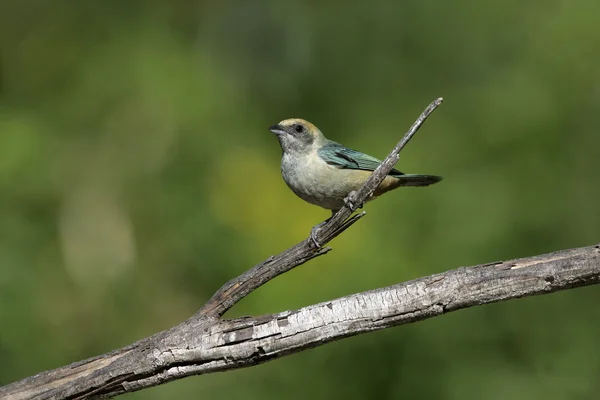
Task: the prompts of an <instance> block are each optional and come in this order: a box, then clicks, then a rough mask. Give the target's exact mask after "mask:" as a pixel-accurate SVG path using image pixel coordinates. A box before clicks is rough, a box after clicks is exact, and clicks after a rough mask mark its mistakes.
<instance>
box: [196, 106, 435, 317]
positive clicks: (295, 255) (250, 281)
mask: <svg viewBox="0 0 600 400" xmlns="http://www.w3.org/2000/svg"><path fill="white" fill-rule="evenodd" d="M442 101H444V100H443V99H442V98H441V97H440V98H438V99H436V100H435V101H434V102H432V103H431V104H430V105H429V106H428V107H427V108H426V109H425V111H423V113H422V114H421V115H420V116H419V118H417V120H416V121H415V123H414V124H413V125H412V126H411V127H410V129H409V130H408V132H406V134H405V135H404V137H403V138H402V140H400V142H399V143H398V144H397V145H396V147H394V149H393V150H392V151H391V152H390V154H388V156H387V157H386V158H385V159H384V160H383V161H382V162H381V164H379V166H378V167H377V168H376V169H375V171H373V173H372V174H371V176H369V178H368V179H367V181H366V182H365V183H364V185H363V186H362V187H361V188H360V189H359V190H358V192H356V193H354V194H351V196H349V197H350V198H349V200H350V201H349V203H348V204H347V205H346V206H345V207H342V209H341V210H339V211H338V212H337V213H336V214H335V215H334V216H333V217H332V218H331V219H330V220H329V221H328V222H327V223H326V224H325V225H323V227H322V228H321V229H320V230H319V231H318V232H317V240H318V241H319V243H321V244H322V245H325V244H327V243H329V242H330V241H331V240H332V239H334V238H335V237H336V236H338V235H339V234H340V233H342V232H343V231H345V230H346V229H348V228H349V227H350V226H352V224H354V223H355V222H356V221H358V220H359V219H360V218H362V217H363V216H364V215H365V213H364V212H362V213H359V214H358V215H354V216H353V217H351V218H348V217H350V215H351V214H352V213H353V212H354V211H355V210H356V208H360V207H362V205H363V204H364V203H365V202H366V201H367V199H368V198H369V197H370V196H371V195H372V194H373V192H374V191H375V189H376V188H377V187H378V186H379V185H380V184H381V182H383V180H384V179H385V177H386V176H387V175H388V174H389V172H390V171H391V170H392V168H394V165H396V163H397V162H398V160H399V159H400V156H399V154H400V151H401V150H402V149H403V148H404V146H406V144H407V143H408V142H409V141H410V139H411V138H412V137H413V136H414V135H415V133H417V131H418V130H419V128H420V127H421V126H422V125H423V123H424V122H425V120H426V119H427V117H429V116H430V115H431V113H433V112H434V111H435V109H436V108H438V107H439V106H440V104H442ZM329 250H331V248H329V247H321V248H315V247H314V244H313V243H312V241H311V240H309V239H306V240H304V241H303V242H300V243H298V244H297V245H295V246H294V247H292V248H290V249H288V250H286V251H284V252H283V253H280V254H279V255H277V256H271V257H269V258H268V259H267V260H265V261H263V262H262V263H260V264H258V265H255V266H254V267H252V268H251V269H249V270H248V271H246V272H245V273H243V274H242V275H240V276H239V277H237V278H235V279H232V280H230V281H229V282H227V283H226V284H225V285H223V286H222V287H221V288H220V289H219V290H218V291H217V292H216V293H215V294H214V295H213V296H212V297H211V298H210V299H209V300H208V302H206V304H205V305H204V306H202V308H200V310H199V311H198V312H197V313H196V315H197V316H216V317H220V316H222V315H223V314H224V313H225V312H226V311H227V310H229V309H230V308H231V307H232V306H233V305H234V304H235V303H237V302H238V301H240V300H241V299H243V298H244V297H246V296H247V295H249V294H250V293H252V292H253V291H254V290H256V289H258V288H259V287H261V286H262V285H264V284H265V283H267V282H268V281H270V280H271V279H273V278H275V277H277V276H279V275H281V274H283V273H285V272H287V271H289V270H291V269H293V268H295V267H297V266H298V265H302V264H304V263H305V262H307V261H309V260H312V259H313V258H315V257H318V256H320V255H323V254H325V253H327V252H328V251H329Z"/></svg>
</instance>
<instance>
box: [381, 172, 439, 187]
mask: <svg viewBox="0 0 600 400" xmlns="http://www.w3.org/2000/svg"><path fill="white" fill-rule="evenodd" d="M392 176H393V175H392ZM394 178H396V179H398V180H399V181H400V182H399V183H400V184H399V185H398V186H429V185H433V184H434V183H437V182H439V181H441V180H442V177H441V176H437V175H417V174H404V175H396V176H394Z"/></svg>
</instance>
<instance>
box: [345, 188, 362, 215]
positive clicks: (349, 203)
mask: <svg viewBox="0 0 600 400" xmlns="http://www.w3.org/2000/svg"><path fill="white" fill-rule="evenodd" d="M355 201H356V190H353V191H351V192H350V193H348V196H346V197H344V204H345V205H346V207H348V208H349V209H350V211H352V212H354V211H355V210H356V209H357V208H362V204H355V203H354V202H355Z"/></svg>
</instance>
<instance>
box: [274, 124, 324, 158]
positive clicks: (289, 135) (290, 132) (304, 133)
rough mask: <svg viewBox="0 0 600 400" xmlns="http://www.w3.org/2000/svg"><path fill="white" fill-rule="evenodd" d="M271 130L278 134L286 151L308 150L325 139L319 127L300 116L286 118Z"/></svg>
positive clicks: (298, 151)
mask: <svg viewBox="0 0 600 400" xmlns="http://www.w3.org/2000/svg"><path fill="white" fill-rule="evenodd" d="M269 130H270V131H271V132H273V133H274V134H276V135H277V139H279V144H280V145H281V149H282V150H283V152H284V153H302V152H308V151H310V150H311V149H313V148H315V147H316V148H318V147H320V146H321V143H322V142H323V141H324V140H325V137H324V136H323V134H322V133H321V131H320V130H319V128H317V127H316V126H314V125H313V124H311V123H310V122H308V121H305V120H303V119H300V118H291V119H285V120H283V121H281V122H280V123H278V124H276V125H273V126H271V127H269Z"/></svg>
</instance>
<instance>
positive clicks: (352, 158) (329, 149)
mask: <svg viewBox="0 0 600 400" xmlns="http://www.w3.org/2000/svg"><path fill="white" fill-rule="evenodd" d="M318 154H319V157H321V159H322V160H323V161H325V162H326V163H327V164H329V165H334V166H336V167H338V168H341V169H360V170H364V171H374V170H375V168H377V167H378V166H379V164H381V160H379V159H377V158H375V157H371V156H370V155H368V154H365V153H361V152H360V151H358V150H353V149H349V148H347V147H345V146H343V145H341V144H339V143H336V142H332V141H329V142H328V143H327V144H325V145H324V146H323V147H321V148H320V149H319V151H318ZM390 175H392V176H399V175H404V174H403V173H402V172H400V171H398V170H397V169H392V170H391V171H390Z"/></svg>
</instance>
